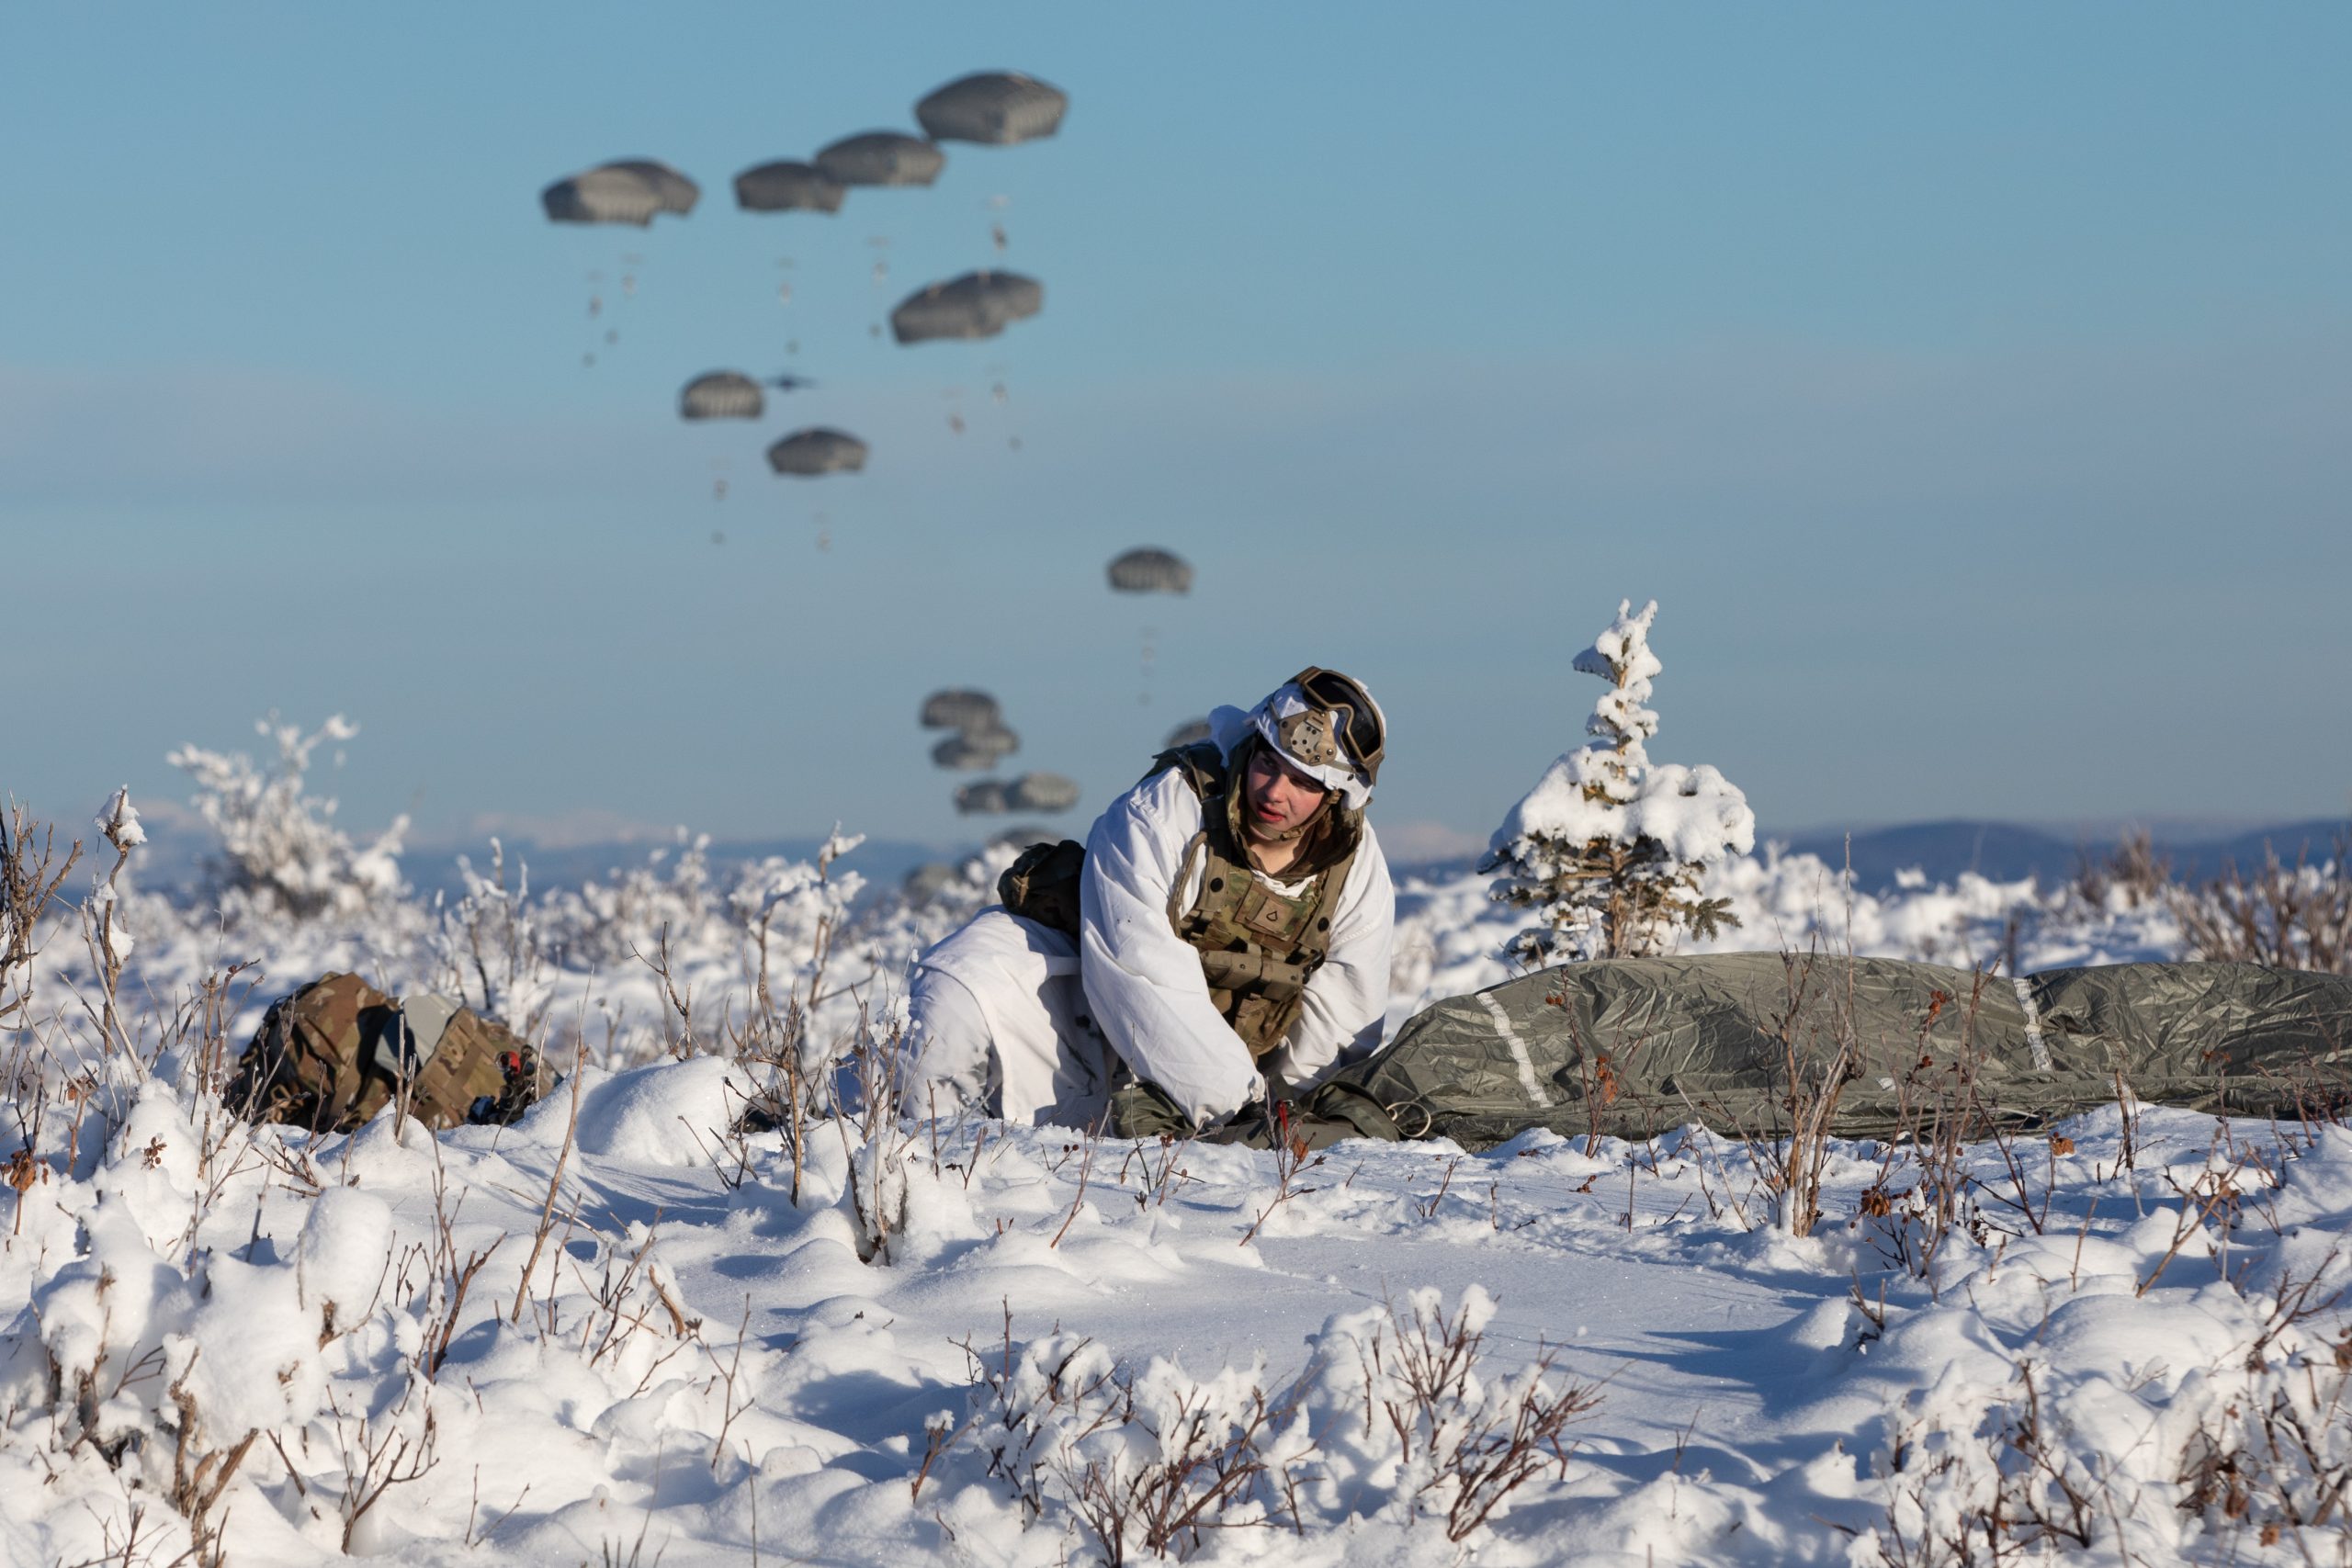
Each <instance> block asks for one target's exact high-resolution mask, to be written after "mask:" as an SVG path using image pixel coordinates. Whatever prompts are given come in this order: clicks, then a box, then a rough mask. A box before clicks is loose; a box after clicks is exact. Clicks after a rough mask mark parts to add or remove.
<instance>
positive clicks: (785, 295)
mask: <svg viewBox="0 0 2352 1568" xmlns="http://www.w3.org/2000/svg"><path fill="white" fill-rule="evenodd" d="M775 297H776V299H779V300H781V301H782V302H783V303H785V304H786V305H789V304H791V303H792V285H790V284H789V283H779V284H777V285H776V286H775Z"/></svg>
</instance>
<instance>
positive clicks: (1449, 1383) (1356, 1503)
mask: <svg viewBox="0 0 2352 1568" xmlns="http://www.w3.org/2000/svg"><path fill="white" fill-rule="evenodd" d="M1494 1314H1495V1303H1494V1299H1493V1298H1492V1297H1490V1296H1488V1295H1487V1292H1485V1291H1484V1290H1482V1289H1480V1288H1479V1287H1478V1286H1476V1285H1471V1286H1469V1287H1467V1288H1465V1289H1464V1291H1463V1292H1462V1298H1461V1301H1460V1303H1458V1304H1457V1305H1456V1307H1455V1308H1454V1310H1453V1313H1452V1314H1448V1313H1447V1312H1446V1311H1445V1308H1444V1303H1443V1302H1442V1299H1441V1297H1440V1295H1439V1293H1438V1292H1437V1291H1436V1289H1435V1288H1433V1287H1431V1288H1425V1289H1422V1290H1419V1291H1415V1292H1412V1293H1411V1294H1410V1295H1408V1297H1407V1298H1406V1299H1405V1301H1404V1303H1402V1304H1401V1305H1397V1304H1394V1303H1392V1304H1391V1305H1389V1306H1386V1307H1381V1308H1370V1309H1366V1310H1365V1311H1363V1312H1359V1313H1351V1314H1344V1315H1342V1316H1340V1317H1337V1318H1334V1319H1333V1320H1332V1321H1331V1322H1329V1324H1327V1325H1324V1328H1323V1331H1322V1333H1320V1334H1319V1335H1317V1336H1316V1337H1315V1338H1314V1340H1313V1341H1312V1342H1311V1359H1310V1366H1311V1367H1313V1368H1316V1369H1317V1371H1313V1372H1311V1373H1310V1375H1311V1376H1312V1377H1313V1378H1314V1382H1315V1386H1314V1388H1313V1390H1312V1392H1311V1393H1306V1395H1305V1399H1306V1404H1307V1406H1308V1408H1309V1410H1310V1411H1311V1412H1312V1413H1313V1416H1314V1432H1315V1436H1316V1440H1317V1447H1318V1449H1319V1450H1320V1452H1321V1453H1322V1455H1323V1467H1324V1473H1325V1476H1326V1484H1328V1485H1330V1486H1332V1487H1333V1488H1335V1492H1336V1495H1335V1497H1334V1498H1333V1500H1336V1501H1339V1502H1340V1505H1341V1506H1343V1507H1344V1508H1346V1509H1347V1511H1349V1512H1354V1513H1363V1514H1374V1513H1378V1512H1381V1511H1383V1510H1384V1509H1385V1510H1387V1511H1389V1512H1390V1513H1392V1514H1394V1515H1401V1517H1404V1518H1407V1519H1410V1518H1415V1517H1426V1518H1435V1519H1442V1520H1443V1521H1444V1525H1445V1534H1446V1539H1447V1540H1455V1541H1459V1540H1464V1539H1465V1538H1466V1537H1468V1536H1469V1535H1471V1534H1472V1533H1473V1532H1475V1531H1476V1530H1477V1529H1480V1528H1481V1527H1482V1526H1484V1525H1486V1524H1487V1523H1488V1522H1489V1521H1491V1520H1493V1519H1497V1518H1499V1517H1501V1516H1502V1515H1503V1513H1504V1512H1505V1511H1506V1510H1507V1509H1508V1507H1509V1505H1510V1495H1511V1494H1512V1493H1514V1492H1516V1491H1517V1490H1518V1489H1519V1488H1520V1487H1521V1486H1523V1485H1525V1484H1526V1483H1528V1482H1530V1481H1532V1480H1534V1479H1535V1478H1536V1477H1537V1476H1538V1475H1540V1474H1542V1473H1543V1472H1545V1471H1547V1470H1556V1471H1557V1472H1559V1473H1561V1474H1562V1475H1564V1476H1565V1475H1566V1471H1567V1461H1568V1453H1567V1446H1566V1433H1567V1429H1568V1427H1570V1426H1572V1425H1573V1424H1574V1423H1575V1422H1577V1420H1578V1419H1579V1418H1581V1417H1582V1416H1586V1415H1588V1414H1589V1413H1590V1412H1591V1411H1592V1410H1594V1409H1595V1408H1597V1407H1598V1406H1599V1404H1600V1391H1599V1390H1598V1389H1596V1388H1594V1387H1592V1386H1591V1385H1589V1384H1587V1383H1580V1382H1574V1381H1573V1380H1563V1379H1560V1378H1557V1377H1555V1376H1554V1374H1553V1371H1552V1366H1551V1359H1550V1358H1549V1357H1548V1356H1540V1355H1539V1356H1538V1357H1537V1358H1536V1359H1534V1360H1532V1361H1531V1362H1530V1363H1528V1364H1527V1365H1526V1366H1524V1367H1522V1368H1521V1370H1520V1371H1519V1372H1518V1373H1517V1374H1515V1375H1513V1376H1510V1377H1501V1378H1498V1377H1494V1376H1492V1375H1491V1374H1489V1373H1487V1372H1485V1371H1481V1370H1480V1366H1479V1363H1480V1361H1481V1359H1483V1357H1484V1356H1485V1353H1486V1333H1487V1325H1488V1324H1489V1323H1490V1322H1492V1321H1493V1319H1494Z"/></svg>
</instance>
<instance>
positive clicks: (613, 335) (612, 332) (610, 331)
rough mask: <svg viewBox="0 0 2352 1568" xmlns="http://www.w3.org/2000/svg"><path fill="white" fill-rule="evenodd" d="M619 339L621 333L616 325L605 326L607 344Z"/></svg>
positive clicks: (616, 341)
mask: <svg viewBox="0 0 2352 1568" xmlns="http://www.w3.org/2000/svg"><path fill="white" fill-rule="evenodd" d="M620 341H621V333H620V329H619V328H618V327H606V328H605V344H607V345H610V344H616V343H618V342H620Z"/></svg>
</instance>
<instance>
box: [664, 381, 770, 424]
mask: <svg viewBox="0 0 2352 1568" xmlns="http://www.w3.org/2000/svg"><path fill="white" fill-rule="evenodd" d="M766 408H767V399H766V398H765V397H764V396H763V395H762V394H761V391H760V384H759V383H758V382H757V381H754V380H752V378H750V377H749V376H746V375H744V374H743V373H742V372H741V371H740V370H714V371H712V372H710V374H708V375H707V376H697V377H695V378H694V379H693V380H691V381H689V382H687V383H686V385H685V389H684V390H683V391H681V392H680V393H679V394H678V417H679V418H680V419H757V418H759V417H760V415H761V414H762V413H763V412H765V411H766Z"/></svg>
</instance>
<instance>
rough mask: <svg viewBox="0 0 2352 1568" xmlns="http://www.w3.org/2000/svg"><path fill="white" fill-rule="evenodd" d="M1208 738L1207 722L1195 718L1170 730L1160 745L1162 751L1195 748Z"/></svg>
mask: <svg viewBox="0 0 2352 1568" xmlns="http://www.w3.org/2000/svg"><path fill="white" fill-rule="evenodd" d="M1208 738H1209V721H1208V720H1207V719H1204V718H1196V719H1192V720H1190V721H1188V722H1186V723H1183V724H1180V725H1178V726H1177V727H1176V728H1173V729H1171V730H1170V731H1169V732H1168V739H1166V740H1164V741H1162V742H1161V743H1160V744H1161V747H1162V748H1163V749H1164V750H1170V751H1173V750H1176V749H1177V748H1179V747H1181V746H1197V745H1199V744H1200V743H1201V742H1202V741H1204V740H1206V739H1208Z"/></svg>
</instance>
